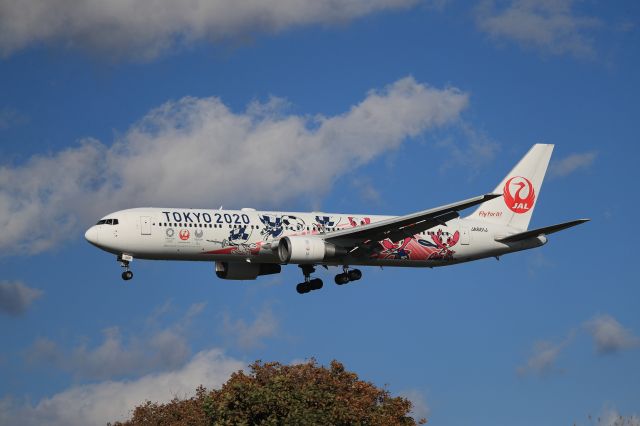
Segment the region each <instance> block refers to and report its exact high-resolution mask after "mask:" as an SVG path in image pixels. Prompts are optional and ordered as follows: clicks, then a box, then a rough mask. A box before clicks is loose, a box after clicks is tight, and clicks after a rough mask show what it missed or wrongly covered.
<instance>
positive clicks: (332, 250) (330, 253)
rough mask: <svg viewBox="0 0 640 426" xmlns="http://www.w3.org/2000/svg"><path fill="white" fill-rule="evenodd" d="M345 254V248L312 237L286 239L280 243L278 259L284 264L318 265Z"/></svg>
mask: <svg viewBox="0 0 640 426" xmlns="http://www.w3.org/2000/svg"><path fill="white" fill-rule="evenodd" d="M345 254H347V251H346V250H345V249H344V248H342V247H336V246H335V245H333V244H331V243H327V242H325V241H324V240H323V239H321V238H316V237H312V236H293V237H284V238H282V239H281V240H280V242H279V243H278V258H279V259H280V262H282V263H316V262H321V261H323V260H328V259H331V258H335V257H340V256H344V255H345Z"/></svg>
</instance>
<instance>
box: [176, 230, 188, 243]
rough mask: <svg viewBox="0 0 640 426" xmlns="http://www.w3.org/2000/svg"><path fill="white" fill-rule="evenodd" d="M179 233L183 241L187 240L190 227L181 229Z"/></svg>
mask: <svg viewBox="0 0 640 426" xmlns="http://www.w3.org/2000/svg"><path fill="white" fill-rule="evenodd" d="M178 235H180V239H181V240H182V241H185V240H188V239H189V235H190V232H189V230H188V229H181V230H180V234H178Z"/></svg>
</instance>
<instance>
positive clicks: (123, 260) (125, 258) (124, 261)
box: [117, 254, 133, 281]
mask: <svg viewBox="0 0 640 426" xmlns="http://www.w3.org/2000/svg"><path fill="white" fill-rule="evenodd" d="M117 260H118V262H120V266H121V267H123V268H124V272H122V279H123V280H125V281H129V280H130V279H131V278H133V272H131V270H130V269H129V263H130V262H131V261H132V260H133V256H130V255H128V254H121V255H119V256H118V259H117Z"/></svg>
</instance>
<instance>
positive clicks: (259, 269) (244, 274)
mask: <svg viewBox="0 0 640 426" xmlns="http://www.w3.org/2000/svg"><path fill="white" fill-rule="evenodd" d="M281 269H282V268H281V267H280V265H278V264H277V263H248V262H216V275H217V276H218V278H222V279H224V280H255V279H256V278H258V277H259V276H260V275H270V274H279V273H280V270H281Z"/></svg>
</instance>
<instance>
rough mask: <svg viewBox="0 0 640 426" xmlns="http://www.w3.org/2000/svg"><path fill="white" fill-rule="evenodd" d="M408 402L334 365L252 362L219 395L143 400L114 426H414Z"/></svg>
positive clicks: (204, 392) (215, 392) (200, 393)
mask: <svg viewBox="0 0 640 426" xmlns="http://www.w3.org/2000/svg"><path fill="white" fill-rule="evenodd" d="M411 406H412V405H411V402H410V401H409V400H408V399H406V398H403V397H392V396H391V395H390V393H389V391H387V390H385V389H379V388H377V387H376V386H374V385H373V384H372V383H369V382H365V381H362V380H360V379H358V376H357V374H355V373H352V372H349V371H346V370H345V369H344V366H343V365H342V364H341V363H339V362H338V361H332V362H331V366H330V368H325V367H323V366H319V365H317V363H316V361H315V360H313V359H312V360H310V361H309V362H307V363H305V364H297V365H282V364H280V363H277V362H270V363H262V362H261V361H256V362H255V363H253V364H252V365H251V366H250V372H249V373H248V374H246V373H245V372H244V371H238V372H236V373H233V374H232V375H231V378H230V379H229V380H228V381H227V382H226V383H225V384H224V385H223V386H222V388H221V389H219V390H215V389H214V390H207V389H205V388H204V387H202V386H200V387H199V388H198V389H197V390H196V395H195V396H194V397H192V398H190V399H184V400H180V399H177V398H175V399H174V400H172V401H171V402H168V403H166V404H158V403H154V402H150V401H147V402H146V403H144V404H142V405H140V406H138V407H136V408H135V410H134V412H133V417H132V418H131V419H130V420H128V421H126V422H124V423H116V425H120V426H124V425H150V424H153V425H415V424H424V423H426V420H425V419H421V420H419V421H418V422H416V421H415V420H414V419H413V418H412V417H411V416H410V415H409V412H410V411H411Z"/></svg>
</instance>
